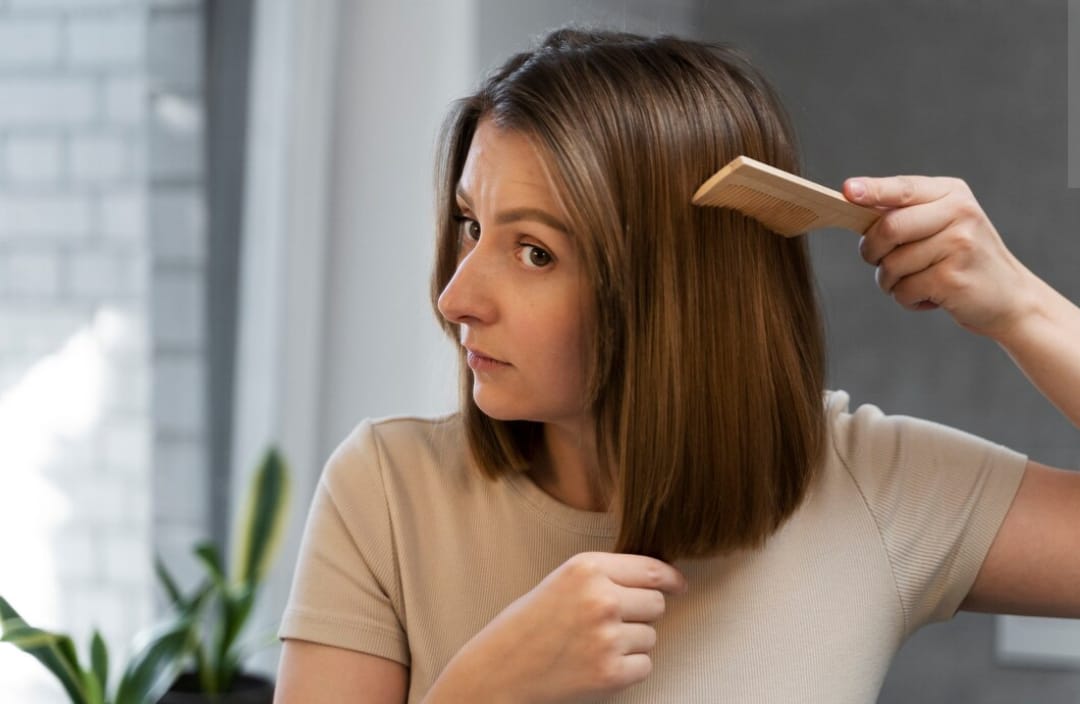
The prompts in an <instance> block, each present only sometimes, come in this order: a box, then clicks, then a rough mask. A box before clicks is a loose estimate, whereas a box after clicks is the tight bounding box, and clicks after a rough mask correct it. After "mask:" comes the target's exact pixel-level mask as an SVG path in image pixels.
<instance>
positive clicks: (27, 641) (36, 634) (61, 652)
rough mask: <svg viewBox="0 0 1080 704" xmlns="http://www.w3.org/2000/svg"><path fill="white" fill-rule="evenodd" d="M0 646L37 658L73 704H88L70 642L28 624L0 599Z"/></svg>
mask: <svg viewBox="0 0 1080 704" xmlns="http://www.w3.org/2000/svg"><path fill="white" fill-rule="evenodd" d="M0 642H4V643H11V644H12V645H14V646H15V647H16V648H18V649H19V650H22V651H23V652H24V653H27V654H28V655H31V656H33V657H34V658H36V659H37V661H38V662H40V663H41V664H42V665H44V666H45V667H46V669H48V670H49V672H51V673H53V675H54V676H55V677H56V678H57V679H58V680H60V684H61V686H63V688H64V690H65V691H66V692H67V693H68V697H69V698H70V699H71V701H72V702H74V703H75V704H89V702H88V700H87V694H86V690H85V684H84V682H83V678H82V669H81V668H80V667H79V661H78V657H77V656H76V654H75V645H74V644H73V643H72V642H71V639H70V638H68V637H67V636H65V635H62V634H59V633H50V632H49V631H44V630H42V629H40V628H34V627H33V626H31V625H29V624H27V623H26V621H24V620H23V618H22V617H21V616H19V613H18V612H17V611H16V610H15V609H14V608H13V607H12V606H11V604H9V603H8V602H7V600H6V599H4V598H3V597H0Z"/></svg>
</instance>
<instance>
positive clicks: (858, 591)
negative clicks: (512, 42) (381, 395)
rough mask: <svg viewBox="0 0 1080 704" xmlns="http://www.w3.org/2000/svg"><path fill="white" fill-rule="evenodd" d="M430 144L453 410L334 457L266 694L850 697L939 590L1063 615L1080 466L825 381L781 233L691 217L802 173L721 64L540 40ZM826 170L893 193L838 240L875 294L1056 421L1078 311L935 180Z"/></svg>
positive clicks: (944, 600)
mask: <svg viewBox="0 0 1080 704" xmlns="http://www.w3.org/2000/svg"><path fill="white" fill-rule="evenodd" d="M441 144H442V159H441V162H440V169H439V180H438V184H439V185H438V197H439V213H440V214H439V228H440V231H439V236H438V243H437V248H438V254H437V261H436V266H435V272H434V276H433V282H432V283H433V286H432V294H433V299H434V302H435V304H436V308H437V311H438V313H439V315H440V316H441V319H442V322H443V326H444V329H445V330H446V331H447V333H448V334H449V335H450V336H451V337H452V338H453V340H454V341H455V343H458V344H460V345H461V357H462V408H461V411H460V413H457V414H453V415H451V416H447V417H443V418H437V419H418V418H396V419H384V420H379V421H365V422H364V423H362V424H361V425H360V426H359V427H358V428H357V430H356V431H354V433H353V434H352V435H351V436H350V437H349V438H348V439H347V440H346V441H345V442H344V443H343V444H342V445H341V446H340V447H339V448H338V450H337V451H336V452H335V453H334V456H333V457H332V458H331V459H330V461H329V463H328V465H327V468H326V470H325V472H324V476H323V479H322V481H321V482H320V486H319V490H318V493H317V495H316V498H315V502H314V504H313V507H312V511H311V515H310V518H309V523H308V528H307V532H306V537H305V542H304V546H303V549H302V556H301V561H300V564H299V565H298V567H297V573H296V581H295V583H294V589H293V595H292V598H291V601H290V605H289V608H288V610H287V611H286V614H285V618H284V621H283V625H282V629H281V635H282V637H283V638H284V639H285V649H284V653H283V657H282V665H281V672H280V679H279V685H278V695H277V696H278V701H281V702H290V701H296V702H323V701H325V702H337V701H365V702H369V701H370V702H401V701H406V699H407V700H408V701H411V702H415V701H428V702H442V701H448V702H449V701H469V702H474V701H485V702H486V701H493V702H498V701H507V702H555V701H592V700H596V699H599V698H605V697H611V700H612V701H620V702H638V701H640V702H646V701H649V702H651V701H670V700H678V701H716V700H724V701H777V702H781V701H783V702H787V701H828V702H860V701H872V700H874V699H875V698H876V695H877V692H878V689H879V688H880V685H881V681H882V679H883V678H884V675H885V672H886V671H887V669H888V665H889V662H890V660H891V658H892V656H893V655H894V654H895V652H896V650H897V649H898V648H899V647H900V645H901V644H902V642H903V640H904V639H905V638H906V637H907V636H908V635H910V634H911V633H912V632H913V631H914V630H916V629H917V628H919V627H920V626H921V625H923V624H925V623H929V622H932V621H935V620H941V619H946V618H949V617H951V616H952V615H953V613H955V611H956V610H957V609H958V608H966V609H972V610H982V611H999V612H1010V613H1039V614H1054V615H1080V596H1077V592H1076V590H1075V589H1074V588H1073V585H1074V584H1075V581H1076V576H1077V573H1078V572H1080V566H1077V560H1078V558H1077V557H1076V556H1077V555H1080V551H1078V549H1077V548H1080V545H1078V544H1077V543H1078V542H1080V541H1078V540H1077V538H1076V537H1075V536H1076V533H1077V532H1076V531H1075V529H1074V528H1073V527H1072V526H1073V524H1074V521H1075V519H1074V516H1073V514H1075V507H1076V506H1078V505H1080V483H1078V481H1077V479H1078V478H1077V477H1076V476H1074V475H1072V474H1070V473H1067V472H1062V471H1060V470H1053V469H1050V468H1047V467H1043V466H1042V465H1039V464H1037V463H1034V462H1030V461H1028V460H1027V459H1026V458H1025V457H1023V456H1022V455H1019V454H1018V453H1015V452H1013V451H1011V450H1008V449H1006V448H1003V447H1001V446H999V445H995V444H993V443H990V442H987V441H985V440H982V439H979V438H976V437H973V436H970V435H967V434H965V433H961V432H959V431H956V430H953V429H950V428H946V427H943V426H940V425H937V424H934V423H928V422H925V421H919V420H916V419H911V418H905V417H888V416H884V415H883V414H882V413H881V412H880V411H879V410H878V409H876V408H874V407H873V406H862V407H859V408H858V409H856V410H855V411H854V412H849V410H848V406H847V404H848V399H847V396H846V395H845V394H843V393H842V392H825V393H824V397H823V392H824V389H823V384H824V368H825V361H824V340H823V335H822V332H821V323H820V316H819V312H818V309H817V304H816V302H815V299H814V294H813V284H812V276H811V273H810V268H809V259H808V257H807V254H806V246H805V242H804V241H803V240H802V238H796V239H794V240H791V239H786V238H781V237H778V236H776V235H774V234H772V233H770V232H768V231H767V230H765V229H764V228H763V227H762V226H761V225H760V224H758V223H756V222H755V221H753V220H750V219H747V218H745V217H742V216H740V215H739V214H737V213H734V212H732V211H727V210H720V209H698V208H694V207H693V206H691V205H689V202H690V196H691V194H692V193H693V191H694V189H695V188H696V187H697V185H699V184H700V183H701V182H702V181H704V180H705V178H706V177H707V176H709V175H710V174H711V173H712V172H713V171H715V169H716V168H717V167H718V166H720V165H722V164H724V163H726V162H727V161H728V160H730V159H731V158H732V157H734V156H736V155H738V154H746V155H748V156H751V157H754V158H757V159H759V160H762V161H766V162H769V163H772V164H776V165H777V166H780V167H781V168H785V169H787V170H796V169H797V167H798V155H797V153H796V150H795V146H794V138H793V132H792V130H791V129H790V126H789V124H788V121H787V119H786V117H785V116H784V112H783V109H782V107H781V105H780V103H779V101H778V100H777V98H776V97H775V95H774V93H773V92H772V90H771V89H770V88H769V87H768V85H767V83H766V82H765V81H764V79H763V78H762V77H761V76H760V74H759V73H758V72H757V71H756V70H755V69H754V68H753V67H752V66H750V65H749V64H748V63H747V62H746V61H745V59H743V58H742V57H741V56H740V55H739V54H738V53H737V52H733V51H731V50H728V49H724V48H720V47H711V46H706V45H702V44H698V43H694V42H686V41H682V40H678V39H675V38H671V37H659V38H652V39H648V38H642V37H636V36H632V35H627V34H618V33H604V32H579V31H573V30H560V31H556V32H554V33H552V34H551V35H550V36H548V37H547V39H546V40H545V41H544V42H543V44H542V45H541V46H540V47H539V48H538V49H536V50H535V51H532V52H527V53H524V54H520V55H517V56H515V57H513V58H512V59H510V60H509V61H508V62H507V63H506V65H504V66H503V67H502V68H501V69H500V70H498V71H497V72H496V73H495V74H494V75H493V76H492V77H491V78H489V79H488V81H487V82H485V84H484V85H483V86H482V87H481V89H480V90H479V91H478V92H477V93H476V94H475V95H473V96H471V97H469V98H467V99H465V100H464V101H461V102H460V103H459V104H458V106H457V107H456V109H455V110H454V111H453V112H452V114H451V115H450V117H449V118H448V120H447V123H446V129H445V131H444V134H443V139H442V143H441ZM845 193H846V195H847V197H849V198H850V199H852V200H856V201H859V202H862V203H864V204H866V205H870V206H876V207H881V208H883V209H886V210H887V211H888V212H887V213H886V214H885V215H884V216H883V217H882V219H881V220H880V221H879V222H878V223H877V224H876V225H875V226H874V228H873V229H871V230H870V231H869V232H868V233H867V234H866V236H865V237H864V238H863V241H862V244H861V245H860V249H861V252H862V255H863V256H864V258H866V260H867V261H868V262H870V263H872V264H874V265H875V266H876V267H877V272H878V283H879V285H880V286H881V287H882V288H883V289H884V290H885V291H887V292H889V293H891V294H892V295H893V296H895V297H896V299H897V300H898V301H899V302H900V303H901V304H903V305H905V306H907V307H912V308H926V307H930V306H941V307H943V308H944V309H946V310H947V311H948V312H949V313H950V314H952V315H953V316H954V317H955V318H956V320H957V322H959V323H960V324H961V325H963V326H965V327H967V328H968V329H970V330H972V331H974V332H976V333H979V334H983V335H987V336H989V337H991V338H992V339H995V340H997V341H998V342H999V343H1000V344H1002V345H1003V346H1004V347H1005V348H1006V349H1007V350H1008V351H1009V352H1010V354H1012V355H1013V357H1014V359H1015V360H1016V361H1017V363H1018V364H1019V365H1020V366H1021V367H1022V368H1023V369H1024V370H1025V371H1026V372H1027V373H1028V374H1029V376H1030V377H1031V379H1032V380H1033V382H1034V383H1035V384H1036V385H1037V386H1039V388H1040V389H1042V390H1043V391H1044V393H1046V394H1047V395H1048V397H1049V398H1051V400H1052V401H1054V402H1055V403H1056V404H1057V405H1058V406H1059V408H1061V410H1062V411H1063V412H1064V413H1065V414H1066V415H1067V416H1068V417H1069V418H1070V419H1072V420H1073V421H1074V422H1075V423H1077V424H1078V425H1080V360H1078V359H1076V357H1075V355H1072V354H1071V352H1070V350H1071V349H1076V348H1077V346H1078V345H1080V311H1078V310H1077V309H1076V308H1075V307H1074V306H1072V305H1071V304H1070V303H1068V302H1067V301H1065V300H1064V299H1063V298H1061V297H1060V296H1058V295H1057V294H1056V293H1054V292H1053V291H1052V290H1051V289H1049V287H1047V286H1046V285H1045V284H1043V283H1042V282H1040V281H1038V280H1037V279H1036V278H1035V277H1034V276H1033V275H1032V274H1030V273H1029V272H1028V271H1027V270H1026V269H1024V268H1023V267H1022V266H1021V265H1020V264H1019V263H1018V262H1017V261H1016V260H1015V259H1014V258H1013V257H1012V256H1011V255H1010V254H1009V253H1008V252H1007V251H1006V250H1005V248H1004V247H1003V246H1002V244H1001V241H1000V238H999V237H998V236H997V234H996V232H995V231H994V229H993V227H992V225H991V224H990V223H989V222H988V221H987V219H986V217H985V215H984V214H983V213H982V211H981V209H980V208H979V207H978V204H977V203H976V201H975V200H974V198H973V197H972V195H971V194H970V192H969V191H968V190H967V189H966V187H965V186H964V185H963V184H962V182H959V181H955V180H951V179H928V178H920V177H898V178H892V179H870V178H860V179H853V180H849V182H848V183H846V184H845ZM1002 291H1004V292H1007V293H1008V295H1003V294H1000V293H999V292H1002ZM1070 340H1071V342H1070ZM1051 381H1053V384H1054V385H1053V386H1052V387H1051V386H1050V383H1051Z"/></svg>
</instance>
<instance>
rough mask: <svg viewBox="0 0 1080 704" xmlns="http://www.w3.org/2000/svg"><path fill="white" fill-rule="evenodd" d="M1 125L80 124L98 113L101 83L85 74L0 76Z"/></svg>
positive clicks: (1, 126)
mask: <svg viewBox="0 0 1080 704" xmlns="http://www.w3.org/2000/svg"><path fill="white" fill-rule="evenodd" d="M0 95H2V96H4V99H3V100H0V128H10V127H30V128H37V127H43V126H60V127H78V126H80V125H83V124H85V123H87V122H89V121H90V120H91V119H93V118H95V117H97V113H98V110H99V107H98V106H99V102H100V96H99V95H98V92H97V85H96V84H95V83H94V82H92V81H88V80H87V79H86V78H85V77H82V78H69V77H67V76H63V75H59V76H42V77H37V76H35V77H32V78H8V77H2V78H0Z"/></svg>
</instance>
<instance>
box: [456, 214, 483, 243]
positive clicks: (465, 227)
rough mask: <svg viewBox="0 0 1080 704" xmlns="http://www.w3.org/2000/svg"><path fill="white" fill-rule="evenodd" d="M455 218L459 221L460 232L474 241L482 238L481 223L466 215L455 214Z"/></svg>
mask: <svg viewBox="0 0 1080 704" xmlns="http://www.w3.org/2000/svg"><path fill="white" fill-rule="evenodd" d="M454 220H457V223H458V232H460V233H461V234H462V235H463V236H465V237H468V238H469V239H470V240H473V241H474V242H475V241H476V240H478V239H480V223H478V222H476V221H475V220H473V219H472V218H467V217H465V216H464V215H455V216H454Z"/></svg>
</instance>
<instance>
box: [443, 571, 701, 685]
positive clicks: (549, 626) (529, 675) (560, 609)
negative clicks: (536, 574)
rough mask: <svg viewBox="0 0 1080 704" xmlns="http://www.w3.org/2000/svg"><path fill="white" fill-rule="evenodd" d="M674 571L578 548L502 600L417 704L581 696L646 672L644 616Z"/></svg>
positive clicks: (650, 617) (656, 611)
mask: <svg viewBox="0 0 1080 704" xmlns="http://www.w3.org/2000/svg"><path fill="white" fill-rule="evenodd" d="M685 591H686V578H685V577H684V576H683V575H682V573H680V572H679V571H678V570H677V569H675V568H674V567H672V566H671V565H669V564H667V563H664V562H661V561H660V560H656V559H653V558H651V557H645V556H643V555H625V554H616V553H604V552H585V553H580V554H577V555H574V556H573V557H571V558H570V559H569V560H567V561H566V562H564V563H563V564H562V565H560V566H559V567H558V568H556V569H555V570H554V571H552V572H551V573H550V574H549V575H548V576H547V577H545V578H544V580H543V581H542V582H540V584H538V585H537V586H536V587H534V588H533V589H532V590H531V591H529V592H528V593H527V594H525V595H524V596H522V597H520V598H519V599H517V601H514V602H513V603H512V604H510V605H509V606H508V607H506V608H505V609H504V610H503V611H502V612H501V613H500V614H499V615H498V616H496V617H495V618H494V619H493V620H492V621H491V623H489V624H488V625H487V626H486V627H485V628H484V629H483V630H482V631H480V632H479V633H477V634H476V636H474V637H473V638H472V640H470V641H469V642H468V643H466V645H465V646H464V647H463V648H462V649H461V651H459V652H458V654H457V655H456V656H455V657H454V658H453V659H452V660H451V661H450V663H449V664H447V666H446V669H445V670H444V671H443V673H442V675H441V676H440V677H439V679H438V681H437V682H436V683H435V686H434V687H433V688H432V689H431V691H430V692H429V693H428V698H427V699H425V701H427V702H431V703H432V704H434V703H435V702H441V701H487V702H502V701H506V702H529V703H532V702H588V701H593V700H595V699H599V698H602V697H605V696H610V695H612V694H614V693H616V692H618V691H619V690H622V689H625V688H626V687H629V686H630V685H632V684H635V683H637V682H640V681H642V680H643V679H645V678H646V677H647V676H648V675H649V673H650V672H651V671H652V659H651V658H650V656H649V653H650V652H651V650H652V648H653V646H654V645H655V644H656V631H655V629H654V628H653V626H652V624H653V623H655V622H656V621H657V620H659V618H660V617H661V616H663V614H664V608H665V603H666V600H665V596H664V594H665V593H667V594H681V593H684V592H685Z"/></svg>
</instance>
